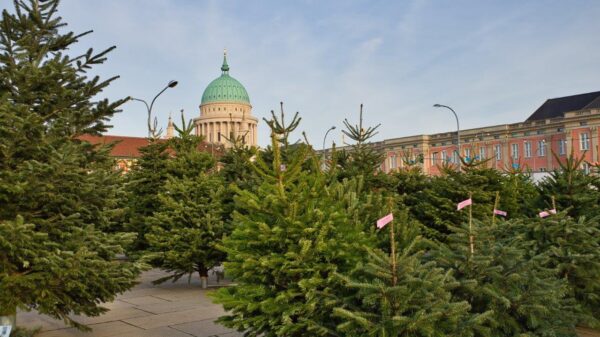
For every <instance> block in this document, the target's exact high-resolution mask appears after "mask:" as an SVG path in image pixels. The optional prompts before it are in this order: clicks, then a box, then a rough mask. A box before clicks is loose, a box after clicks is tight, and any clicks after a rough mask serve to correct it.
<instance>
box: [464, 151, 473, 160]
mask: <svg viewBox="0 0 600 337" xmlns="http://www.w3.org/2000/svg"><path fill="white" fill-rule="evenodd" d="M465 158H468V159H469V160H471V159H473V158H471V149H469V148H466V149H465Z"/></svg>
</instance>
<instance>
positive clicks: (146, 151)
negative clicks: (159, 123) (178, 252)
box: [121, 138, 169, 256]
mask: <svg viewBox="0 0 600 337" xmlns="http://www.w3.org/2000/svg"><path fill="white" fill-rule="evenodd" d="M167 148H168V143H167V142H165V141H163V140H160V139H153V138H150V139H149V143H148V145H146V146H144V147H142V148H140V153H141V156H140V158H139V159H138V160H137V161H136V162H135V164H134V165H133V167H132V169H131V171H130V172H129V173H128V174H127V175H126V177H125V187H124V191H125V192H124V193H123V198H122V199H121V201H122V205H123V206H124V207H125V209H126V211H125V220H124V222H125V224H124V227H125V229H126V230H128V231H131V232H134V233H136V234H137V236H136V240H135V242H134V243H133V244H132V245H131V247H129V254H130V255H131V256H135V255H139V254H140V252H143V251H144V250H145V249H147V248H148V242H147V240H146V234H147V233H148V232H149V231H150V225H149V224H148V219H149V218H150V217H151V216H152V215H153V214H154V212H155V211H156V210H157V209H158V207H159V204H160V201H159V198H158V193H159V192H160V191H162V190H163V188H164V185H165V182H166V180H167V162H168V160H169V154H168V151H167Z"/></svg>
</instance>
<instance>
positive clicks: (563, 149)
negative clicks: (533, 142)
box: [558, 139, 567, 155]
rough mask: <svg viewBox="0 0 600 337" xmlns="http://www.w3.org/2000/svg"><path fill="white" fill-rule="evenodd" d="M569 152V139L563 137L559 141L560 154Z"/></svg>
mask: <svg viewBox="0 0 600 337" xmlns="http://www.w3.org/2000/svg"><path fill="white" fill-rule="evenodd" d="M566 153H567V141H566V140H565V139H561V140H559V141H558V154H559V155H564V154H566Z"/></svg>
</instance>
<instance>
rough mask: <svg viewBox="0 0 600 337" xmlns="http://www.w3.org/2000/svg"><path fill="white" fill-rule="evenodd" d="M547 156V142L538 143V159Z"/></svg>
mask: <svg viewBox="0 0 600 337" xmlns="http://www.w3.org/2000/svg"><path fill="white" fill-rule="evenodd" d="M544 156H546V142H545V141H543V140H539V141H538V157H544Z"/></svg>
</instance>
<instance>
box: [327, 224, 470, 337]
mask: <svg viewBox="0 0 600 337" xmlns="http://www.w3.org/2000/svg"><path fill="white" fill-rule="evenodd" d="M397 219H398V220H399V221H397V224H398V226H397V228H398V227H399V228H398V230H397V231H396V233H397V235H396V237H397V238H398V244H397V246H396V258H395V260H394V261H391V258H390V255H389V253H386V252H384V251H381V250H374V249H372V248H368V247H365V251H366V253H367V255H368V262H366V264H365V265H361V264H359V265H358V266H357V267H356V269H355V270H354V272H353V273H352V276H351V277H347V276H344V275H340V277H341V278H342V279H343V280H344V282H345V283H346V285H347V286H348V287H349V288H350V289H352V290H354V291H355V293H354V294H353V296H352V297H350V298H349V300H346V302H347V303H346V305H345V306H344V307H340V308H336V310H335V314H336V315H337V316H339V317H341V318H342V319H343V321H344V322H343V323H341V324H340V325H338V330H339V331H340V332H341V333H342V334H343V335H344V336H373V337H375V336H376V337H384V336H386V337H388V336H470V335H471V327H470V325H472V324H476V321H477V319H476V317H472V316H470V315H469V314H468V312H469V309H470V306H469V304H468V302H466V301H464V300H463V301H456V300H455V299H453V296H452V290H453V289H454V288H455V287H457V286H458V283H457V282H456V281H454V279H453V277H452V276H451V275H450V272H448V271H444V270H443V269H441V268H439V267H437V266H436V265H435V262H432V261H429V262H427V261H425V260H424V259H423V255H424V254H425V253H426V252H427V251H428V250H430V249H432V243H430V242H427V241H425V240H423V239H422V238H421V237H420V236H418V231H417V227H416V226H414V225H410V224H408V223H407V222H408V217H407V216H406V215H402V216H399V217H397ZM394 221H396V220H394ZM388 226H390V225H389V224H388ZM382 231H385V232H387V228H385V229H383V230H382ZM388 244H389V242H388ZM392 263H394V264H395V265H396V266H397V268H395V269H396V270H395V275H394V274H393V272H394V268H391V267H390V266H391V264H392ZM394 276H395V277H394Z"/></svg>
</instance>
